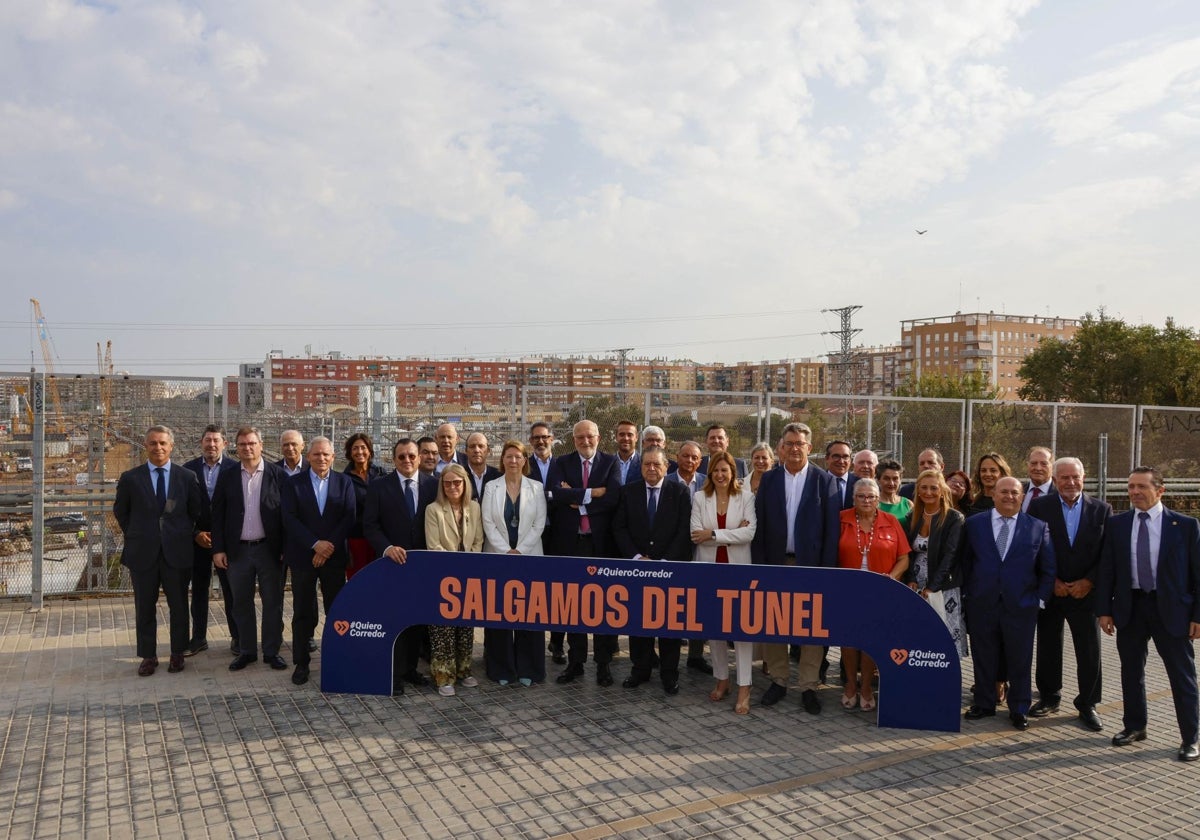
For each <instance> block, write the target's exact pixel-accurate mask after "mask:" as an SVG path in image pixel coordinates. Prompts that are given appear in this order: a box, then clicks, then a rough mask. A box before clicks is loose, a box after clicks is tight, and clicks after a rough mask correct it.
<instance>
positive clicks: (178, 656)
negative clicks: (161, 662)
mask: <svg viewBox="0 0 1200 840" xmlns="http://www.w3.org/2000/svg"><path fill="white" fill-rule="evenodd" d="M184 656H185V654H182V653H172V654H171V661H170V663H169V664H168V665H167V673H168V674H178V673H179V672H180V671H182V670H183V657H184Z"/></svg>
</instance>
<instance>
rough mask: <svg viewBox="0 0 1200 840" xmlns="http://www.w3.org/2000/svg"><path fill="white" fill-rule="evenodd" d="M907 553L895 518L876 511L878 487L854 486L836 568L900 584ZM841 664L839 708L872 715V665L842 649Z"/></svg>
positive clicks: (864, 481) (867, 481)
mask: <svg viewBox="0 0 1200 840" xmlns="http://www.w3.org/2000/svg"><path fill="white" fill-rule="evenodd" d="M908 552H909V546H908V537H907V536H906V535H905V533H904V527H903V526H902V525H901V524H900V522H899V521H898V520H897V519H896V517H894V516H892V515H891V514H890V513H887V512H885V511H882V510H880V509H879V485H878V484H876V483H875V480H874V479H871V478H860V479H859V480H858V481H857V482H855V484H854V507H852V508H850V509H848V510H844V511H842V532H841V536H840V538H839V539H838V565H840V566H841V567H842V568H843V569H861V570H863V571H871V572H877V573H879V574H881V575H890V576H891V577H892V579H893V580H900V578H901V577H903V575H904V572H905V571H907V569H908ZM842 664H843V665H844V666H845V669H846V688H845V691H844V692H843V693H842V708H844V709H853V708H854V707H855V706H858V705H861V706H862V709H863V711H866V712H869V711H871V710H872V709H874V708H875V692H874V691H873V690H872V689H871V685H872V684H873V682H874V680H875V661H874V660H873V659H871V657H869V656H867V654H865V653H863V652H862V651H859V650H855V649H854V648H845V647H844V648H842ZM860 669H861V670H862V678H861V681H860V679H859V676H858V674H859V670H860ZM860 686H861V689H860Z"/></svg>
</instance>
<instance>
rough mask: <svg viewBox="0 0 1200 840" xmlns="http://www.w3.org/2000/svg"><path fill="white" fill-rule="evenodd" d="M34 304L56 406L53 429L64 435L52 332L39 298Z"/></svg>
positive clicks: (48, 386)
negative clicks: (55, 372) (51, 339)
mask: <svg viewBox="0 0 1200 840" xmlns="http://www.w3.org/2000/svg"><path fill="white" fill-rule="evenodd" d="M29 302H30V303H31V304H33V320H34V323H35V324H37V330H38V339H39V340H40V341H41V343H42V360H43V361H44V362H45V364H46V386H47V389H48V390H49V392H50V403H51V404H52V405H53V406H54V421H53V423H52V424H48V425H51V427H52V428H53V429H54V431H56V432H58V433H59V434H62V433H63V432H64V431H66V428H65V426H64V425H63V410H62V400H61V399H60V398H59V396H58V378H57V377H56V376H55V375H54V351H53V349H52V348H51V346H50V330H49V328H47V327H46V316H45V315H43V314H42V304H41V303H39V302H38V299H37V298H30V299H29Z"/></svg>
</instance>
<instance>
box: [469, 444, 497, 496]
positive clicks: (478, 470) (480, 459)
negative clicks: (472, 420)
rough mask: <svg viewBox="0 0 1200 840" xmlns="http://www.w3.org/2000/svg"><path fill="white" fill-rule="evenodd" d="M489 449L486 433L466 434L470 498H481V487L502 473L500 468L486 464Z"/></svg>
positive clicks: (490, 449)
mask: <svg viewBox="0 0 1200 840" xmlns="http://www.w3.org/2000/svg"><path fill="white" fill-rule="evenodd" d="M491 451H492V448H491V446H489V445H488V439H487V435H485V434H484V433H483V432H472V433H471V434H469V435H467V475H468V476H469V477H470V479H471V491H472V496H471V498H473V499H474V500H475V501H477V502H478V501H480V500H481V499H483V488H484V487H487V485H488V482H489V481H493V480H495V479H497V478H499V477H500V476H501V475H503V473H501V472H500V470H498V469H496V468H495V467H492V466H488V462H487V459H488V454H489V453H490V452H491Z"/></svg>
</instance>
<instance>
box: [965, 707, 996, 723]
mask: <svg viewBox="0 0 1200 840" xmlns="http://www.w3.org/2000/svg"><path fill="white" fill-rule="evenodd" d="M995 716H996V710H995V709H983V708H980V707H979V706H972V707H971V708H969V709H967V710H966V711H965V712H963V717H965V718H966V719H967V720H979V719H980V718H985V717H995Z"/></svg>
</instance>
